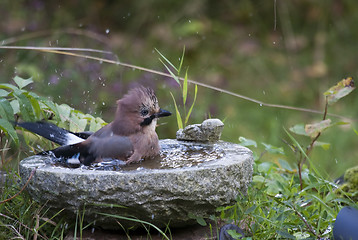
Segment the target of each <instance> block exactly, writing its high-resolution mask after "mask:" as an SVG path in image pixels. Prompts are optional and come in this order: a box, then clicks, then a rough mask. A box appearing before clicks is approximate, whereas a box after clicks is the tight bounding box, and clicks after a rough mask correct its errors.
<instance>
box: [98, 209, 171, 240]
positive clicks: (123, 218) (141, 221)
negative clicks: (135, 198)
mask: <svg viewBox="0 0 358 240" xmlns="http://www.w3.org/2000/svg"><path fill="white" fill-rule="evenodd" d="M97 214H100V215H103V216H107V217H113V218H118V219H122V220H127V221H133V222H137V223H141V224H146V225H149V226H151V227H153V228H154V229H155V230H157V231H158V232H159V233H160V234H162V236H163V237H165V239H167V240H170V239H169V238H168V237H167V235H165V233H164V232H163V231H162V230H160V228H158V227H157V226H155V225H154V224H152V223H150V222H146V221H143V220H139V219H135V218H129V217H123V216H118V215H113V214H108V213H100V212H99V213H97Z"/></svg>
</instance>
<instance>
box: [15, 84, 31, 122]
mask: <svg viewBox="0 0 358 240" xmlns="http://www.w3.org/2000/svg"><path fill="white" fill-rule="evenodd" d="M14 96H15V97H16V99H17V101H18V102H19V107H20V112H19V114H20V115H21V117H22V119H23V120H24V121H30V122H31V121H34V120H36V119H35V115H34V110H33V108H32V104H31V102H30V101H29V99H28V98H27V97H26V96H25V95H24V94H23V91H21V90H15V91H14Z"/></svg>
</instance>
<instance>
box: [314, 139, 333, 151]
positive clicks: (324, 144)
mask: <svg viewBox="0 0 358 240" xmlns="http://www.w3.org/2000/svg"><path fill="white" fill-rule="evenodd" d="M314 146H319V147H322V148H323V149H324V150H328V149H329V148H330V147H331V144H330V143H326V142H319V141H316V142H315V143H314Z"/></svg>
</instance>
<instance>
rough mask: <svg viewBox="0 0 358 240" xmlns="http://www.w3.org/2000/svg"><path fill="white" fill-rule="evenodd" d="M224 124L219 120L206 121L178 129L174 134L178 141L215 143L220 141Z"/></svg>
mask: <svg viewBox="0 0 358 240" xmlns="http://www.w3.org/2000/svg"><path fill="white" fill-rule="evenodd" d="M223 129H224V123H223V122H222V121H221V120H219V119H207V120H205V121H203V122H202V123H201V124H193V125H189V126H187V127H185V128H184V129H179V130H178V131H177V134H176V138H177V139H178V140H186V141H199V142H215V141H218V140H220V137H221V133H222V131H223Z"/></svg>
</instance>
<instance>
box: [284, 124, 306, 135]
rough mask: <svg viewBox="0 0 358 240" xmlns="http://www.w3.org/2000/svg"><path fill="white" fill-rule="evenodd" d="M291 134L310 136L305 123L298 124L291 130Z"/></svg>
mask: <svg viewBox="0 0 358 240" xmlns="http://www.w3.org/2000/svg"><path fill="white" fill-rule="evenodd" d="M289 129H290V131H291V132H293V133H296V134H298V135H303V136H308V134H307V133H306V131H305V125H304V124H303V123H300V124H296V125H295V126H293V127H290V128H289Z"/></svg>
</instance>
